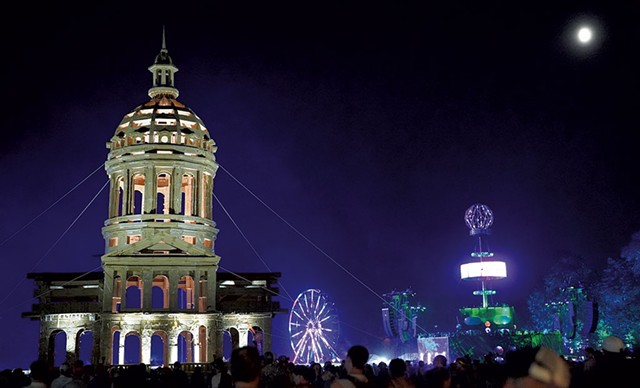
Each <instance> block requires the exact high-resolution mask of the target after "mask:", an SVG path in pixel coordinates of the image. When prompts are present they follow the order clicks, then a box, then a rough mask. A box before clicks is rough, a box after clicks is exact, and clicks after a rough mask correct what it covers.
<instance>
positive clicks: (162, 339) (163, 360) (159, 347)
mask: <svg viewBox="0 0 640 388" xmlns="http://www.w3.org/2000/svg"><path fill="white" fill-rule="evenodd" d="M167 338H168V337H167V333H166V332H164V331H161V330H158V331H156V332H154V333H153V335H152V336H151V366H162V365H166V364H167V363H168V361H169V360H168V356H169V354H168V353H169V351H168V350H169V347H168V343H169V341H168V340H167Z"/></svg>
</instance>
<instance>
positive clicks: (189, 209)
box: [180, 174, 195, 216]
mask: <svg viewBox="0 0 640 388" xmlns="http://www.w3.org/2000/svg"><path fill="white" fill-rule="evenodd" d="M194 182H195V180H194V178H193V175H190V174H184V175H183V176H182V199H181V201H180V214H184V215H185V216H190V215H192V214H193V204H194V203H195V190H194Z"/></svg>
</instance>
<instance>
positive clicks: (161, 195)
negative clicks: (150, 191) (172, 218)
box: [156, 173, 171, 221]
mask: <svg viewBox="0 0 640 388" xmlns="http://www.w3.org/2000/svg"><path fill="white" fill-rule="evenodd" d="M156 187H157V188H156V214H169V213H170V211H169V210H170V208H171V195H170V193H171V178H170V176H169V174H164V173H163V174H158V177H157V179H156ZM165 221H168V220H165Z"/></svg>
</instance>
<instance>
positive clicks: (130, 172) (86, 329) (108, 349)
mask: <svg viewBox="0 0 640 388" xmlns="http://www.w3.org/2000/svg"><path fill="white" fill-rule="evenodd" d="M148 69H149V71H150V72H151V74H152V82H153V83H152V87H151V88H150V89H149V90H148V96H149V99H148V100H146V101H145V102H143V103H142V104H141V105H139V106H138V107H136V108H135V109H133V110H132V111H131V112H129V113H127V114H126V115H124V117H123V118H122V120H121V122H120V124H119V125H118V126H117V127H116V128H115V133H114V135H113V136H112V137H111V138H110V139H109V141H108V142H107V143H106V146H107V148H108V149H109V154H108V157H107V160H106V162H105V165H104V166H105V170H106V173H107V176H108V178H109V180H108V183H109V203H108V218H107V219H106V221H105V223H104V227H103V228H102V235H103V237H104V241H105V253H104V255H103V256H102V258H101V264H102V271H101V272H91V273H85V274H82V273H30V274H28V275H27V278H29V279H33V280H34V281H35V284H36V289H35V292H34V295H35V297H36V299H37V300H38V302H39V303H38V304H35V305H33V307H32V311H30V312H27V313H23V316H24V317H28V318H31V319H34V320H39V321H40V343H39V351H38V352H39V357H40V358H42V359H46V360H48V361H49V363H50V364H52V365H53V364H54V349H55V342H56V341H58V340H64V341H66V345H65V346H66V359H67V360H68V361H73V360H74V359H80V360H82V361H85V362H87V363H92V364H96V363H106V364H113V365H115V364H120V365H122V364H138V363H145V364H147V365H152V366H153V365H171V364H173V363H174V362H176V361H179V362H181V363H183V364H190V363H192V364H196V363H200V364H202V365H204V366H205V367H206V366H208V364H209V363H210V362H212V361H213V356H214V355H219V356H220V355H223V354H226V353H229V354H230V350H228V349H227V350H228V352H224V351H223V350H224V349H223V343H225V344H226V343H227V342H226V341H224V340H223V338H225V336H227V337H226V338H229V339H230V341H229V343H230V346H231V348H236V347H239V346H244V345H249V344H252V343H253V344H255V345H256V346H257V347H258V348H259V349H261V350H263V351H267V350H270V349H271V325H272V318H273V317H274V314H276V313H284V312H285V310H282V309H280V306H279V303H278V302H277V301H275V300H274V296H277V295H278V289H277V288H275V287H274V284H276V282H277V279H278V278H279V277H280V274H279V273H239V274H235V273H229V272H220V273H218V265H219V262H220V260H221V258H220V256H218V255H216V254H215V241H216V238H217V234H218V229H217V228H216V223H215V222H214V221H213V206H212V205H213V185H214V178H215V175H216V172H217V170H218V164H217V162H216V159H215V152H216V151H217V145H216V143H215V141H214V140H213V139H212V138H211V136H210V133H209V130H208V129H207V127H206V126H205V125H204V123H203V122H202V120H201V119H200V118H199V117H198V116H197V115H196V113H195V112H194V111H193V110H191V109H190V108H189V107H187V106H186V105H185V104H183V103H181V102H180V101H178V99H177V98H178V89H176V88H175V85H174V77H175V73H176V72H177V71H178V68H177V67H176V66H175V65H174V64H173V61H172V58H171V57H170V56H169V53H168V51H167V48H166V44H165V36H164V31H163V34H162V48H161V50H160V53H159V54H158V55H157V56H156V57H155V61H154V63H153V64H152V65H151V66H150V67H149V68H148ZM80 244H82V243H81V242H80ZM79 246H81V245H79ZM85 341H90V342H91V344H90V349H91V351H90V352H89V353H90V354H86V353H85V354H80V349H81V346H80V344H81V343H84V342H85ZM56 361H57V362H56V363H57V364H59V363H61V362H62V361H65V360H64V359H61V360H56Z"/></svg>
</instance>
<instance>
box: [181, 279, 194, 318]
mask: <svg viewBox="0 0 640 388" xmlns="http://www.w3.org/2000/svg"><path fill="white" fill-rule="evenodd" d="M194 298H195V290H194V281H193V278H192V277H191V276H183V277H181V278H180V281H178V308H179V309H185V310H193V309H194V308H195V304H194Z"/></svg>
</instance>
